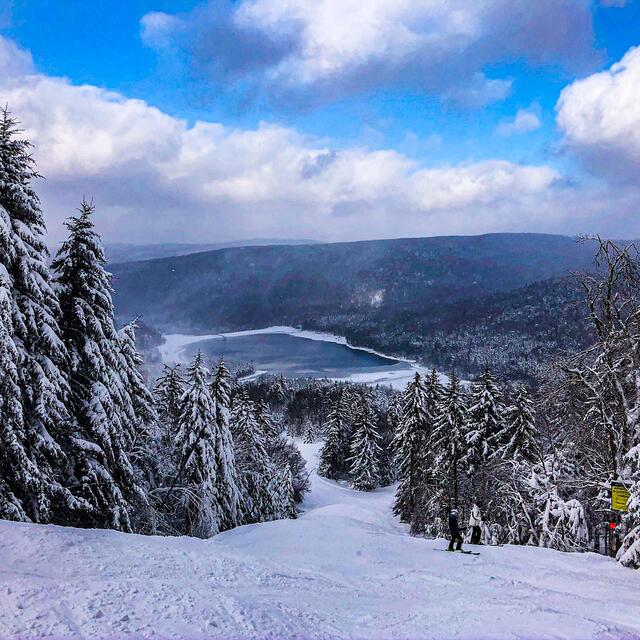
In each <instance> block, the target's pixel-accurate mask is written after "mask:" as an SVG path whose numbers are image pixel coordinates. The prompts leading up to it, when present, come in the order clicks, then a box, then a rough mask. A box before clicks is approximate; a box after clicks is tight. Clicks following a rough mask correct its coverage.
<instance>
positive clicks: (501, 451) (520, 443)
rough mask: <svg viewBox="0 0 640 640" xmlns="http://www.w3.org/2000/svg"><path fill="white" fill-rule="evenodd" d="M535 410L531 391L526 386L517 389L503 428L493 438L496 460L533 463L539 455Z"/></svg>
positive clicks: (506, 413)
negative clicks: (519, 460) (517, 460)
mask: <svg viewBox="0 0 640 640" xmlns="http://www.w3.org/2000/svg"><path fill="white" fill-rule="evenodd" d="M537 433H538V431H537V428H536V416H535V408H534V406H533V400H532V399H531V394H530V393H529V389H528V388H527V387H526V385H524V384H518V385H516V387H515V397H514V399H513V404H512V405H511V406H509V407H508V409H507V410H506V412H505V418H504V423H503V426H502V428H501V429H500V431H499V432H498V433H496V434H495V436H494V438H493V444H494V446H495V448H496V450H495V452H494V457H495V458H500V459H502V460H513V459H515V458H521V459H523V460H528V461H532V460H534V459H536V457H537V454H538V443H537V439H536V438H537Z"/></svg>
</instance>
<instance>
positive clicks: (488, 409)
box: [464, 368, 504, 473]
mask: <svg viewBox="0 0 640 640" xmlns="http://www.w3.org/2000/svg"><path fill="white" fill-rule="evenodd" d="M503 416H504V405H503V403H502V394H501V393H500V389H499V388H498V385H497V383H496V381H495V378H494V377H493V375H492V374H491V372H490V371H489V369H488V368H487V369H485V371H484V373H483V374H482V375H481V376H480V377H479V378H478V379H477V380H476V381H475V382H474V383H473V385H472V387H471V397H470V398H469V413H468V417H467V433H466V444H467V447H466V452H465V454H464V462H465V466H466V467H467V468H468V470H469V472H470V473H472V472H473V471H474V470H475V469H477V468H478V467H480V466H482V465H483V464H484V463H485V462H486V461H487V460H488V459H489V458H490V457H491V455H492V454H493V452H494V449H493V447H494V445H495V439H496V437H497V434H498V433H499V432H500V431H501V429H502V424H503Z"/></svg>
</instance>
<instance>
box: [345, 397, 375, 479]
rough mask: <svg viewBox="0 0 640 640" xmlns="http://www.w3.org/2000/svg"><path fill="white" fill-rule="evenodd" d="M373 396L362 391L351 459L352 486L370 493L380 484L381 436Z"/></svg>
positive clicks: (355, 421) (357, 411)
mask: <svg viewBox="0 0 640 640" xmlns="http://www.w3.org/2000/svg"><path fill="white" fill-rule="evenodd" d="M372 404H373V394H372V392H371V391H370V390H369V389H366V390H364V391H362V394H361V396H360V401H359V402H358V406H357V409H356V415H355V418H354V421H353V435H352V438H351V457H350V458H349V460H348V462H349V464H350V470H351V484H352V486H353V488H354V489H358V490H359V491H370V490H371V489H374V488H375V487H377V486H378V484H379V482H380V466H379V465H380V453H381V450H380V445H379V444H378V443H379V441H380V434H379V433H378V426H377V424H376V416H375V412H374V411H373V407H372Z"/></svg>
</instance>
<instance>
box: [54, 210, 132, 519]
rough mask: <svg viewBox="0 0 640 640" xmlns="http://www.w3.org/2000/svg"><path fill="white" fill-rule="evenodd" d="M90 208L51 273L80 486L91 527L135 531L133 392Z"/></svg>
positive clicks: (71, 222)
mask: <svg viewBox="0 0 640 640" xmlns="http://www.w3.org/2000/svg"><path fill="white" fill-rule="evenodd" d="M93 212H94V208H93V205H92V204H89V203H87V202H83V203H82V205H81V207H80V209H79V215H77V216H72V217H71V218H69V219H68V220H67V221H66V223H65V225H66V227H67V229H68V230H69V237H68V238H67V240H66V241H65V242H63V244H62V246H61V247H60V250H59V251H58V254H57V256H56V259H55V260H54V261H53V263H52V265H51V266H52V269H53V271H54V273H55V275H56V282H55V284H56V288H57V291H58V297H59V300H60V328H61V331H62V336H63V339H64V342H65V344H66V345H67V348H68V350H69V356H70V358H69V380H70V386H71V395H70V406H71V410H72V412H73V417H74V419H75V422H76V425H77V430H78V437H76V438H75V439H74V450H73V456H74V463H75V473H76V476H77V479H78V480H77V485H78V490H79V492H80V495H82V496H83V497H84V498H85V499H86V500H87V501H88V502H89V503H90V504H91V506H92V514H91V521H90V522H81V523H80V524H93V525H94V526H101V527H110V528H114V529H121V530H123V531H130V530H131V525H130V517H129V516H130V514H129V510H130V506H131V502H132V501H133V500H134V499H138V498H141V497H143V492H142V491H141V489H140V487H139V486H138V485H137V483H136V480H135V475H134V469H133V466H132V464H131V460H130V458H129V451H130V450H131V447H132V446H133V439H134V437H135V436H134V429H135V428H136V425H135V424H134V425H132V424H131V407H128V406H127V403H128V402H130V398H131V396H130V389H129V388H128V384H129V383H128V381H124V380H123V378H122V377H121V368H122V366H123V361H122V359H121V355H122V353H121V343H120V340H119V338H118V334H117V332H116V329H115V325H114V312H113V304H112V301H111V284H110V281H111V275H110V274H109V273H107V272H106V271H105V269H104V264H105V257H104V253H103V250H102V246H101V245H100V239H99V237H98V235H97V234H96V233H95V231H94V229H93V222H92V220H91V216H92V214H93Z"/></svg>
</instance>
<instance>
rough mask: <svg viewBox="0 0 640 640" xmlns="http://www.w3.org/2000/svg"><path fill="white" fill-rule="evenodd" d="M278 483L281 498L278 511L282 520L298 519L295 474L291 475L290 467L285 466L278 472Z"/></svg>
mask: <svg viewBox="0 0 640 640" xmlns="http://www.w3.org/2000/svg"><path fill="white" fill-rule="evenodd" d="M277 482H278V498H279V505H278V511H279V515H280V518H291V519H295V518H297V517H298V511H297V509H296V500H295V492H294V489H293V474H292V473H291V467H290V466H289V465H285V466H284V467H283V468H282V469H280V470H279V471H278V474H277Z"/></svg>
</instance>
